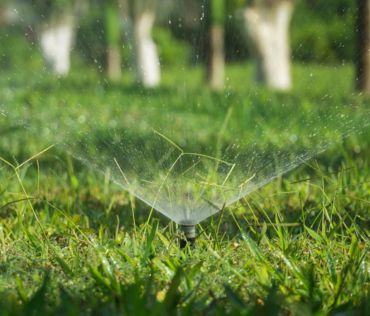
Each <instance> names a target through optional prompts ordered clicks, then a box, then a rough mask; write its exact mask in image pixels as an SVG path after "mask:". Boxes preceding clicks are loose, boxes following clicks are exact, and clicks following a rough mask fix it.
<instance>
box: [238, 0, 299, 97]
mask: <svg viewBox="0 0 370 316" xmlns="http://www.w3.org/2000/svg"><path fill="white" fill-rule="evenodd" d="M292 12H293V0H254V1H253V2H252V4H251V5H250V6H248V7H247V8H246V9H245V10H244V21H245V25H246V29H247V34H248V36H249V39H250V43H251V45H250V46H251V50H252V53H253V54H254V56H255V59H256V62H257V80H258V81H260V82H262V83H264V84H266V85H267V86H268V87H270V88H273V89H277V90H289V89H290V88H291V85H292V79H291V62H290V47H289V24H290V19H291V15H292Z"/></svg>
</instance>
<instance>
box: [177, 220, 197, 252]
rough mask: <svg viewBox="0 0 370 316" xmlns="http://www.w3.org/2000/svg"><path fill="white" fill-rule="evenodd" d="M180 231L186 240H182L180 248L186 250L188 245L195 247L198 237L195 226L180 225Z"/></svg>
mask: <svg viewBox="0 0 370 316" xmlns="http://www.w3.org/2000/svg"><path fill="white" fill-rule="evenodd" d="M180 230H181V231H182V232H183V234H184V235H185V238H181V239H180V248H185V247H186V245H190V246H194V244H195V238H196V235H197V234H196V230H195V225H180Z"/></svg>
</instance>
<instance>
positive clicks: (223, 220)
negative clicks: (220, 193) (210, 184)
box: [0, 65, 370, 315]
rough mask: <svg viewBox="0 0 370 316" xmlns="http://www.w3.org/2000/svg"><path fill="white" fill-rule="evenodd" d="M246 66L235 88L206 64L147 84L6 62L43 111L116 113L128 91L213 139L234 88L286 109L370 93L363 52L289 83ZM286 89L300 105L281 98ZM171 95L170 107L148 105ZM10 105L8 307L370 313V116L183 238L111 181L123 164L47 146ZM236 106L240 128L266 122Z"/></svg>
mask: <svg viewBox="0 0 370 316" xmlns="http://www.w3.org/2000/svg"><path fill="white" fill-rule="evenodd" d="M242 67H243V68H241V67H240V66H238V65H235V66H231V67H230V68H229V69H228V80H229V81H230V82H232V84H230V87H229V89H228V91H229V94H228V95H226V96H225V95H223V94H222V95H220V94H215V93H212V92H210V91H209V90H207V89H203V88H199V86H200V83H201V82H202V73H201V72H200V70H199V69H197V68H195V69H189V72H185V71H184V73H183V74H184V75H186V76H188V78H187V79H186V78H185V79H186V80H184V78H180V76H179V75H178V73H176V72H175V71H172V72H171V71H168V72H165V74H164V86H163V88H161V89H159V90H149V91H148V90H143V89H141V88H138V87H136V86H133V85H132V84H131V83H130V82H131V81H130V77H129V75H127V76H126V77H125V78H124V79H123V82H122V83H120V84H114V85H110V84H108V83H107V82H106V81H105V80H104V79H102V78H101V77H100V76H99V75H97V74H96V73H94V72H91V73H90V72H89V71H88V70H86V72H84V75H80V73H78V72H76V73H74V74H72V75H71V76H70V77H69V78H66V79H63V80H55V79H52V78H50V77H47V76H44V77H37V78H36V77H35V78H34V79H35V80H32V82H31V81H30V80H29V77H28V76H29V74H27V73H26V75H23V76H22V75H20V72H19V71H17V72H15V73H12V72H7V75H6V76H3V77H2V78H0V86H1V91H2V94H3V104H4V105H5V106H6V109H7V110H8V111H9V109H13V111H14V113H16V111H18V110H17V109H21V111H22V113H24V112H23V111H25V109H26V110H27V109H30V111H35V112H36V113H39V116H40V120H41V121H42V120H46V119H47V118H51V117H58V115H60V114H61V113H62V112H63V106H70V107H73V106H75V107H76V105H77V104H78V105H79V107H76V111H78V112H79V113H81V115H83V114H85V115H87V113H88V112H89V111H94V110H97V109H99V111H101V114H102V116H101V118H103V119H104V120H109V119H110V118H111V117H114V116H115V115H117V113H120V112H122V107H124V108H125V110H126V113H131V115H132V116H133V117H136V118H139V119H140V117H142V116H146V115H150V117H151V118H153V119H154V120H158V121H157V124H158V125H161V124H163V122H165V120H166V119H168V120H170V119H171V117H173V115H179V116H183V117H185V118H186V121H189V122H190V123H191V124H192V127H193V128H194V130H197V133H198V135H197V136H198V137H197V138H196V144H195V145H196V146H198V148H199V151H201V150H202V148H206V147H207V146H208V145H209V144H210V143H212V142H214V140H215V134H217V126H218V125H217V124H210V122H211V121H210V120H209V119H208V117H209V116H210V115H212V122H217V121H219V122H222V121H223V120H224V116H225V113H226V112H227V110H228V108H229V106H230V105H232V104H235V103H236V104H238V106H237V107H236V110H235V111H241V112H240V113H244V112H243V111H247V112H248V111H252V112H248V113H249V114H250V115H253V117H256V116H262V117H263V116H273V117H274V120H275V121H276V122H278V121H281V120H282V119H283V118H284V115H285V114H286V113H289V112H292V109H294V108H298V109H299V108H304V107H308V108H313V107H318V108H320V109H321V110H322V111H323V113H329V112H330V111H334V110H335V105H336V104H339V105H344V104H347V103H348V104H358V105H362V106H367V105H366V104H367V103H368V101H367V100H366V98H364V97H362V96H356V95H354V94H353V93H352V87H351V84H350V81H349V80H348V77H350V76H351V74H352V68H351V67H350V65H348V66H344V67H341V69H334V68H327V67H322V66H309V65H296V66H295V68H294V72H295V76H296V82H297V85H296V87H295V89H294V90H293V92H292V93H288V94H281V93H273V92H268V91H265V90H263V89H260V88H258V87H256V86H253V84H252V83H248V82H245V74H244V69H245V71H246V73H249V74H251V73H252V69H251V67H249V66H242ZM241 69H243V71H241ZM330 78H337V79H338V80H337V83H336V85H333V84H332V82H331V79H330ZM184 82H188V85H184ZM251 82H252V81H251ZM246 85H248V89H246V88H245V86H246ZM122 86H124V88H122ZM225 100H226V101H225ZM240 100H243V101H242V102H241V101H240ZM148 103H149V105H148ZM282 103H284V104H287V107H288V109H287V110H286V111H287V112H286V113H281V112H279V109H274V108H271V105H273V104H282ZM157 105H158V108H159V109H160V111H159V112H160V115H158V114H156V113H155V112H153V113H149V114H148V111H151V110H152V109H153V108H155V107H156V106H157ZM249 105H251V106H249ZM324 106H325V107H324ZM194 111H196V115H195V114H194ZM253 111H255V112H253ZM26 112H27V111H25V113H26ZM11 113H12V112H11ZM11 113H10V114H9V115H8V116H7V117H4V116H1V115H0V122H1V123H2V125H1V127H0V135H1V139H0V157H2V158H1V161H0V293H1V294H0V315H77V314H84V315H148V314H152V315H240V314H242V315H256V314H263V315H292V314H293V315H326V314H332V315H367V314H370V255H369V250H370V242H369V233H370V167H369V166H370V161H369V156H370V143H369V133H368V131H366V132H364V133H362V134H361V135H358V134H357V135H356V136H353V137H351V138H347V139H345V140H344V141H343V142H342V143H338V144H337V145H336V146H334V147H332V148H331V149H330V150H329V151H327V152H326V153H324V154H323V155H321V156H319V157H318V160H313V161H310V162H309V163H307V164H305V165H303V166H301V167H300V168H298V169H297V170H295V171H294V172H291V173H290V174H289V175H287V176H284V177H279V178H278V179H277V180H276V181H274V182H273V183H271V184H269V185H267V186H266V187H264V188H263V189H261V190H259V191H257V192H254V193H253V194H251V195H249V196H247V197H246V198H245V199H243V200H241V201H240V202H239V203H237V204H235V205H233V206H232V207H229V208H226V209H224V210H222V212H220V213H219V214H217V215H216V216H214V217H212V218H210V219H208V220H207V221H205V222H203V223H201V225H199V227H198V233H199V237H198V239H197V243H196V247H195V248H189V247H188V248H185V249H183V250H181V249H179V247H178V241H179V238H180V237H181V236H180V234H179V233H178V231H177V229H176V225H175V224H173V223H171V222H169V221H168V220H167V219H166V218H163V217H161V216H160V215H159V214H157V213H151V212H150V208H149V207H148V206H146V205H144V204H142V203H141V202H140V201H138V200H136V199H135V198H134V197H133V196H130V195H129V194H128V193H125V192H122V190H121V189H120V188H119V187H117V186H115V185H114V184H112V183H110V182H109V181H108V179H109V170H106V171H105V170H103V172H102V174H97V173H96V171H95V170H90V169H89V168H87V167H86V166H84V165H83V164H81V162H79V161H76V160H74V159H73V158H71V157H70V156H68V155H67V154H66V153H65V148H59V147H53V148H49V149H48V150H47V151H46V152H43V153H42V150H43V149H46V148H47V147H48V146H49V145H50V143H49V142H48V141H44V140H43V137H42V135H43V132H42V131H41V130H40V133H39V135H38V137H36V136H37V134H36V136H35V134H34V133H33V135H32V136H31V135H29V134H27V133H25V131H26V132H27V129H24V128H23V125H22V123H23V122H20V121H16V120H15V121H14V120H11V119H9V118H12V114H11ZM202 113H203V115H201V114H202ZM236 113H239V112H236ZM248 113H247V114H248ZM333 113H334V112H333ZM166 114H168V117H167V116H166ZM163 117H164V118H163ZM166 117H167V118H166ZM237 118H238V115H236V121H235V128H240V132H241V133H244V134H241V135H242V136H241V137H246V136H247V135H249V136H250V135H253V131H251V130H250V129H248V128H247V127H246V126H248V124H245V125H241V122H238V121H237ZM298 123H299V121H298ZM298 123H297V124H296V125H295V126H296V127H297V128H299V124H298ZM153 124H156V122H155V121H153ZM279 124H280V125H279ZM128 126H130V124H128ZM278 126H281V122H280V123H277V125H276V126H275V127H276V128H277V127H278ZM266 127H267V126H266ZM272 131H273V129H272ZM182 132H183V130H182V128H181V126H180V127H179V132H178V134H176V131H173V133H172V135H173V136H174V138H176V137H178V138H181V133H182ZM99 133H100V132H99ZM271 134H272V135H273V134H274V133H273V132H271ZM100 135H101V134H100ZM101 137H103V135H101ZM225 137H226V140H227V135H226V136H225ZM195 145H194V144H192V146H195ZM185 146H186V144H185ZM149 214H151V215H149Z"/></svg>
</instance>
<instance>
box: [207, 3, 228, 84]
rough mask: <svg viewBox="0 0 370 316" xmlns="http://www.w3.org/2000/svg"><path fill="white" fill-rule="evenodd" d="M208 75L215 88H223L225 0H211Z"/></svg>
mask: <svg viewBox="0 0 370 316" xmlns="http://www.w3.org/2000/svg"><path fill="white" fill-rule="evenodd" d="M209 6H210V8H209V10H210V12H209V18H210V27H209V53H208V69H207V77H208V82H209V85H210V87H211V88H212V89H213V90H222V89H223V87H224V77H225V52H224V51H225V43H224V0H210V4H209Z"/></svg>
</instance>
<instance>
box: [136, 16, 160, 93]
mask: <svg viewBox="0 0 370 316" xmlns="http://www.w3.org/2000/svg"><path fill="white" fill-rule="evenodd" d="M154 20H155V13H154V12H151V11H143V12H139V13H138V14H137V15H136V16H135V17H133V37H134V45H135V61H136V72H137V79H138V81H139V82H140V83H141V84H143V85H144V86H145V87H156V86H158V85H159V84H160V81H161V71H160V63H159V56H158V52H157V47H156V44H155V43H154V41H153V39H152V35H151V33H152V28H153V24H154Z"/></svg>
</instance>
